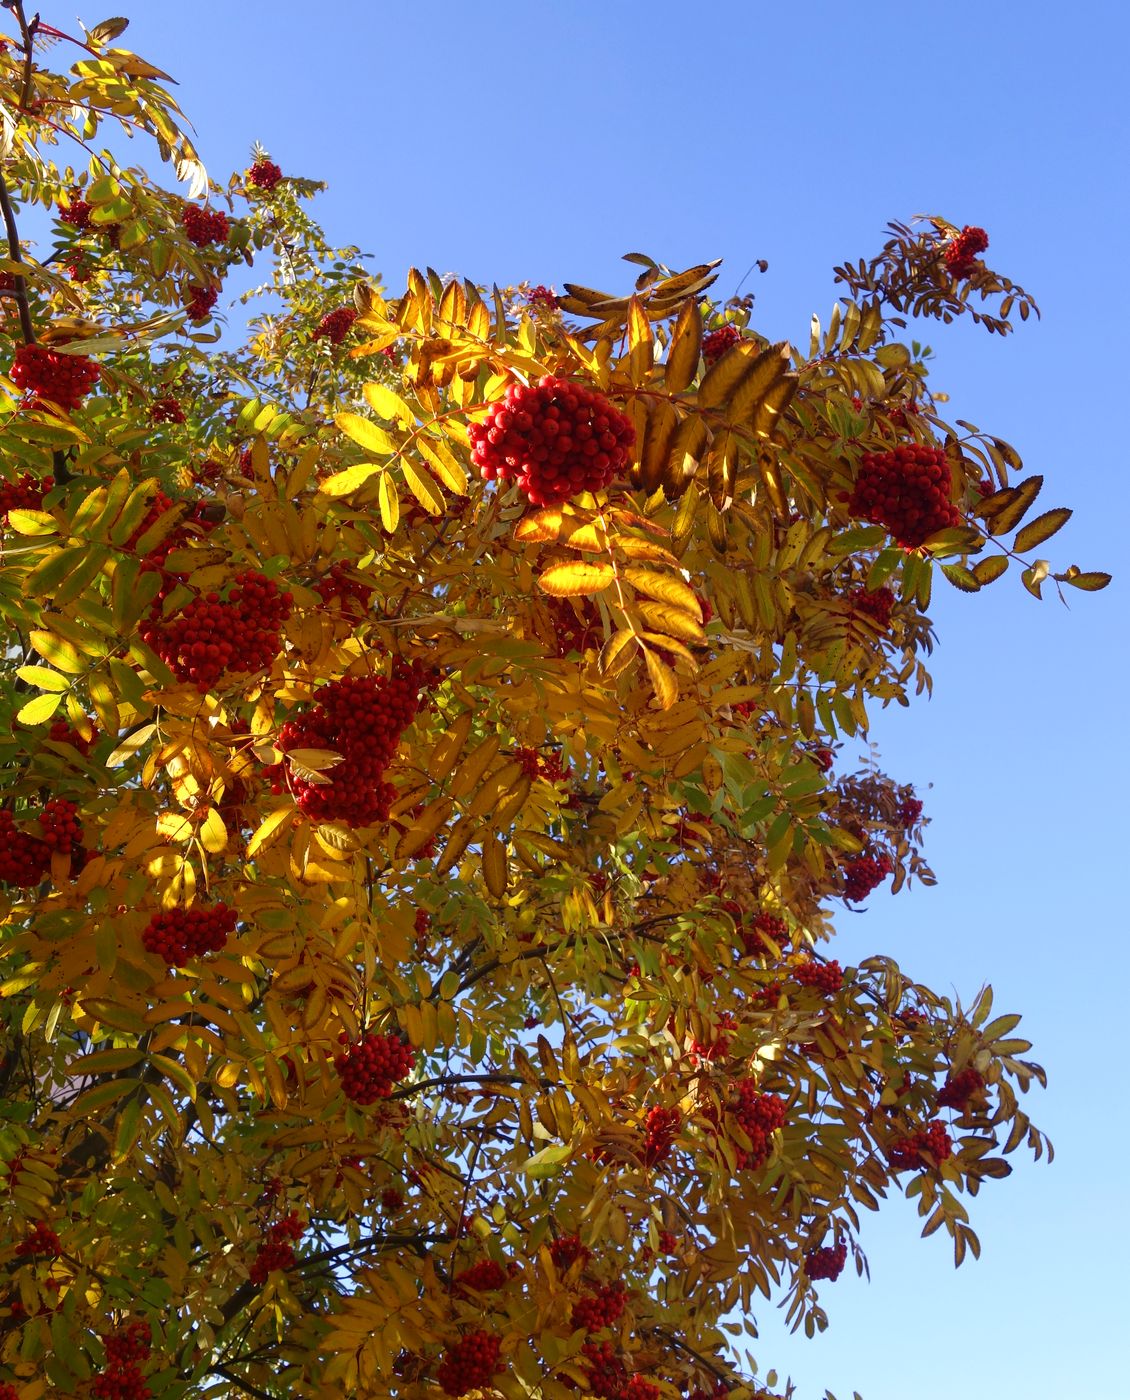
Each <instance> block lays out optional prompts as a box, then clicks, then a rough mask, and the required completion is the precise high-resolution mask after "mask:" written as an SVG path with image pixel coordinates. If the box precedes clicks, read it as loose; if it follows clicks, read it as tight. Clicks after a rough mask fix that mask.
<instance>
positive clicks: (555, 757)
mask: <svg viewBox="0 0 1130 1400" xmlns="http://www.w3.org/2000/svg"><path fill="white" fill-rule="evenodd" d="M514 757H515V758H516V759H517V760H518V762H519V763H520V764H521V765H522V772H523V773H525V775H526V777H527V778H544V779H545V780H546V782H548V783H564V782H567V781H568V779H569V778H571V777H572V775H573V770H572V768H570V767H568V765H566V764H563V763H562V762H561V755H560V754H559V753H557V752H553V753H549V754H543V753H540V752H539V751H538V750H537V749H515V750H514Z"/></svg>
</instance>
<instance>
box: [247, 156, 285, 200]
mask: <svg viewBox="0 0 1130 1400" xmlns="http://www.w3.org/2000/svg"><path fill="white" fill-rule="evenodd" d="M281 179H282V171H281V170H280V169H279V167H278V166H277V165H276V164H275V162H274V161H273V160H267V158H266V157H265V156H264V157H262V158H260V159H259V160H257V161H256V162H255V164H254V165H253V166H252V167H251V169H250V170H249V171H248V172H247V183H248V184H249V185H254V186H255V188H256V189H258V190H262V191H263V192H264V193H265V194H270V192H271V191H272V190H273V189H274V188H275V186H276V185H277V184H278V182H279V181H280V180H281Z"/></svg>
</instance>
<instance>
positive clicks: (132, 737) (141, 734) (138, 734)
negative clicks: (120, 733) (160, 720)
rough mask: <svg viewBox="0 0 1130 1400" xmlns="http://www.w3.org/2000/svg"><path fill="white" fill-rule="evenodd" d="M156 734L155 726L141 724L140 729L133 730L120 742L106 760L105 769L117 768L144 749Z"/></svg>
mask: <svg viewBox="0 0 1130 1400" xmlns="http://www.w3.org/2000/svg"><path fill="white" fill-rule="evenodd" d="M156 732H157V726H156V725H155V724H143V725H142V726H141V728H140V729H136V730H134V732H133V733H132V734H129V735H127V736H126V738H124V739H123V740H122V742H121V743H120V744H119V745H118V747H117V748H116V749H115V750H114V752H113V753H112V754H111V755H110V757H109V758H108V759H107V760H106V767H107V768H118V767H120V766H121V765H122V764H123V763H125V761H126V760H127V759H128V758H132V757H133V755H134V754H135V753H136V752H137V751H138V749H141V748H144V747H145V745H146V744H147V743H148V742H149V740H150V739H152V737H153V735H154V734H156Z"/></svg>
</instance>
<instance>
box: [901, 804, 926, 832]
mask: <svg viewBox="0 0 1130 1400" xmlns="http://www.w3.org/2000/svg"><path fill="white" fill-rule="evenodd" d="M895 820H896V821H897V822H898V824H899V826H901V827H902V829H903V830H904V831H909V830H910V828H911V827H912V826H917V825H918V823H919V822H920V821H921V820H922V799H921V798H919V797H904V798H903V799H902V800H901V801H900V802H899V805H898V810H897V811H896V813H895Z"/></svg>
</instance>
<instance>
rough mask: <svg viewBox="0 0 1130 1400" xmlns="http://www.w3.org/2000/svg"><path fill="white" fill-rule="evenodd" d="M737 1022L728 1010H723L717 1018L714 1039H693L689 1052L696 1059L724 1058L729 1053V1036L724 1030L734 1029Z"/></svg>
mask: <svg viewBox="0 0 1130 1400" xmlns="http://www.w3.org/2000/svg"><path fill="white" fill-rule="evenodd" d="M737 1024H738V1023H737V1021H736V1020H735V1019H734V1017H733V1016H732V1015H731V1014H730V1013H729V1012H728V1011H724V1012H723V1013H722V1015H721V1016H719V1018H718V1024H717V1026H716V1027H715V1035H714V1039H713V1040H706V1041H703V1040H693V1041H692V1042H691V1054H692V1055H694V1056H695V1058H696V1059H699V1060H706V1061H708V1062H709V1061H712V1060H720V1059H724V1058H725V1057H726V1056H727V1055H728V1054H729V1053H730V1037H729V1036H728V1035H726V1034H725V1032H726V1031H732V1030H736V1029H737Z"/></svg>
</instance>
